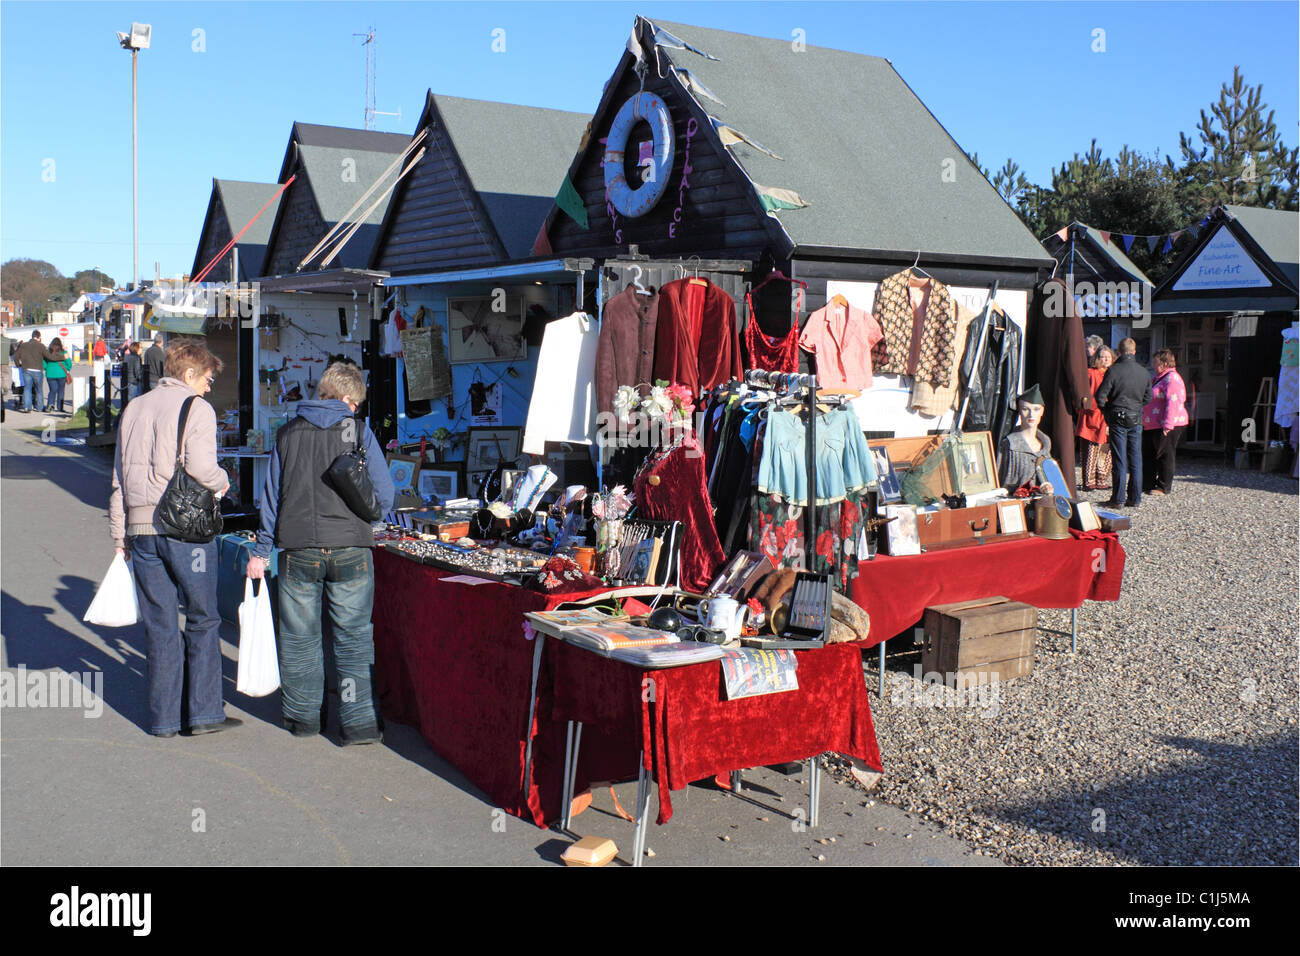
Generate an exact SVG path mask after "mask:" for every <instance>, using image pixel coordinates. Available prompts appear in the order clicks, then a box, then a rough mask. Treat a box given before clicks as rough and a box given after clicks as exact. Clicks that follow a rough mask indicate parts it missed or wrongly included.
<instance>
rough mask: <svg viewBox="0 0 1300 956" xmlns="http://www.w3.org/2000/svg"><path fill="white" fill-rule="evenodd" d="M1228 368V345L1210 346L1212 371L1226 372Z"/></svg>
mask: <svg viewBox="0 0 1300 956" xmlns="http://www.w3.org/2000/svg"><path fill="white" fill-rule="evenodd" d="M1227 370H1228V347H1227V346H1226V345H1211V346H1210V371H1211V372H1226V371H1227Z"/></svg>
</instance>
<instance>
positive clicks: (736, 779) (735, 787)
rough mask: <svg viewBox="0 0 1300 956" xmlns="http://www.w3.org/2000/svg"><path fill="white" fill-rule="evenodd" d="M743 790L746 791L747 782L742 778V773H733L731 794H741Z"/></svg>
mask: <svg viewBox="0 0 1300 956" xmlns="http://www.w3.org/2000/svg"><path fill="white" fill-rule="evenodd" d="M743 789H745V782H744V781H743V780H741V778H740V771H739V770H733V771H731V792H732V793H740V791H741V790H743Z"/></svg>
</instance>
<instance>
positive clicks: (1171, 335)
mask: <svg viewBox="0 0 1300 956" xmlns="http://www.w3.org/2000/svg"><path fill="white" fill-rule="evenodd" d="M1182 344H1183V325H1182V323H1181V322H1167V323H1166V324H1165V347H1166V348H1171V349H1172V348H1177V347H1178V346H1180V345H1182Z"/></svg>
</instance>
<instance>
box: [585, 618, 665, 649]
mask: <svg viewBox="0 0 1300 956" xmlns="http://www.w3.org/2000/svg"><path fill="white" fill-rule="evenodd" d="M560 637H561V638H562V639H563V640H566V641H568V642H569V643H571V644H577V645H579V646H580V647H585V648H588V649H589V650H593V651H596V652H597V653H605V654H607V653H609V652H610V651H616V650H620V649H622V648H629V647H649V646H651V645H654V644H676V643H678V641H679V638H678V637H677V635H676V634H674V633H672V631H657V630H654V629H653V628H648V627H637V626H636V625H634V624H618V623H616V624H584V625H580V626H578V627H566V628H564V630H563V631H562V632H561V633H560Z"/></svg>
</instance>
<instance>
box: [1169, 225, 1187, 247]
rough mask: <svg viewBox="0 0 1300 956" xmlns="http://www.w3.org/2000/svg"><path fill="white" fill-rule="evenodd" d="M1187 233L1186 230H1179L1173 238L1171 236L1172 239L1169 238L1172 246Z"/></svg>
mask: <svg viewBox="0 0 1300 956" xmlns="http://www.w3.org/2000/svg"><path fill="white" fill-rule="evenodd" d="M1185 231H1186V230H1183V229H1179V230H1178V231H1177V232H1176V233H1174V234H1173V235H1172V236H1170V237H1169V244H1170V245H1171V246H1172V245H1173V244H1174V243H1175V242H1177V241H1178V237H1179V236H1181V235H1182V234H1183V233H1184V232H1185Z"/></svg>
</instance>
